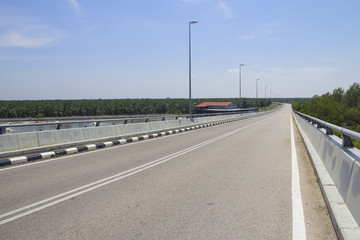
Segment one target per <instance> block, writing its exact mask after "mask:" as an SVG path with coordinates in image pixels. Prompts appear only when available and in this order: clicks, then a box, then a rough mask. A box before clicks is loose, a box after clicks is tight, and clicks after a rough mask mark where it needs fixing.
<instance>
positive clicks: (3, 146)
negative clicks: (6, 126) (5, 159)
mask: <svg viewBox="0 0 360 240" xmlns="http://www.w3.org/2000/svg"><path fill="white" fill-rule="evenodd" d="M18 149H19V144H18V140H17V136H16V135H10V134H9V135H0V152H6V151H12V150H18Z"/></svg>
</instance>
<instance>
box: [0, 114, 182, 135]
mask: <svg viewBox="0 0 360 240" xmlns="http://www.w3.org/2000/svg"><path fill="white" fill-rule="evenodd" d="M179 117H180V116H178V115H173V116H157V117H155V116H151V117H136V118H118V119H93V120H80V121H61V122H59V121H56V122H43V123H24V124H2V125H0V134H6V133H7V132H6V129H16V128H24V127H35V128H36V127H37V128H38V130H34V131H42V130H48V129H46V128H44V127H45V126H47V128H50V129H52V130H60V129H68V128H76V127H69V125H71V124H73V125H75V124H76V125H77V127H79V126H81V127H99V126H107V125H119V124H128V123H139V122H149V121H165V120H174V119H175V120H176V119H178V118H179ZM65 126H67V127H65Z"/></svg>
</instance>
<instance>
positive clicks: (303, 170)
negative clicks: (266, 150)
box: [292, 119, 337, 240]
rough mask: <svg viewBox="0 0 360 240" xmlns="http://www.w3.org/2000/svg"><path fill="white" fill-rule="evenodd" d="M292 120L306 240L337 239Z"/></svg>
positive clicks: (302, 143) (306, 154) (298, 133)
mask: <svg viewBox="0 0 360 240" xmlns="http://www.w3.org/2000/svg"><path fill="white" fill-rule="evenodd" d="M292 121H293V126H294V137H295V144H296V151H297V158H298V166H299V172H300V173H299V174H300V185H301V186H300V187H301V193H302V200H303V209H304V216H305V227H306V238H307V239H308V240H312V239H316V240H319V239H323V240H331V239H337V237H336V234H335V231H334V228H333V225H332V223H331V220H330V216H329V212H328V209H327V207H326V204H325V201H324V198H323V196H322V194H321V190H320V188H319V184H318V179H317V177H316V175H315V172H314V169H313V167H312V164H311V160H310V158H309V156H308V153H307V151H306V148H305V145H304V142H303V140H302V138H301V135H300V132H299V130H298V128H297V125H296V123H295V122H294V120H293V119H292Z"/></svg>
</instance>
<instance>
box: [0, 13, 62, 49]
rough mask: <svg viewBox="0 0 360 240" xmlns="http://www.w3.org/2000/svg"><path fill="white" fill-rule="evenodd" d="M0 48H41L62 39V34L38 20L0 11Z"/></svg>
mask: <svg viewBox="0 0 360 240" xmlns="http://www.w3.org/2000/svg"><path fill="white" fill-rule="evenodd" d="M0 22H1V23H0V47H33V48H37V47H43V46H47V45H49V44H51V43H53V42H55V41H57V40H58V39H60V38H62V37H64V35H65V34H64V33H63V32H62V31H59V30H57V29H55V28H52V27H49V26H47V25H46V24H44V23H42V22H39V20H38V19H35V18H29V17H25V16H21V15H18V14H16V13H14V11H6V10H3V11H1V10H0Z"/></svg>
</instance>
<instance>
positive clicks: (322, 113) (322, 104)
mask: <svg viewBox="0 0 360 240" xmlns="http://www.w3.org/2000/svg"><path fill="white" fill-rule="evenodd" d="M292 106H293V109H294V110H295V111H299V112H302V113H304V114H307V115H310V116H313V117H316V118H319V119H321V120H323V121H326V122H329V123H332V124H335V125H338V126H341V127H344V128H347V129H350V130H353V131H356V132H360V84H359V83H354V84H352V85H351V86H350V87H349V89H347V90H346V91H345V90H344V89H342V88H337V89H334V90H333V92H332V93H329V92H328V93H326V94H324V95H321V96H318V95H315V96H314V97H313V98H312V99H311V100H310V101H308V102H306V103H299V102H293V103H292ZM355 145H356V147H357V148H360V143H359V142H358V141H356V142H355Z"/></svg>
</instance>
